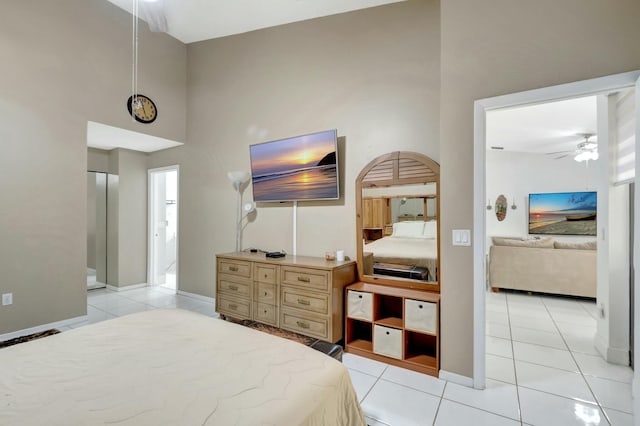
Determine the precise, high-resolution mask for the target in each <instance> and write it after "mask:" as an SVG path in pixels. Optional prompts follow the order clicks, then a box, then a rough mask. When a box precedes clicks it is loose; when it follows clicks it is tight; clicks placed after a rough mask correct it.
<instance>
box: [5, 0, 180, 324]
mask: <svg viewBox="0 0 640 426" xmlns="http://www.w3.org/2000/svg"><path fill="white" fill-rule="evenodd" d="M130 45H131V16H130V15H128V14H127V13H126V12H124V11H122V10H121V9H119V8H117V7H115V6H113V5H111V4H109V3H108V2H106V1H103V0H56V1H46V0H28V1H25V0H3V1H2V6H0V57H2V58H3V61H2V78H0V170H1V171H2V172H1V173H2V179H0V194H2V196H3V199H4V200H5V202H4V203H3V207H2V208H0V223H1V224H2V225H1V226H0V270H1V271H2V274H3V276H2V280H0V292H1V293H5V292H12V293H13V299H14V303H13V305H11V306H4V307H0V334H2V333H7V332H11V331H16V330H21V329H25V328H28V327H32V326H36V325H40V324H46V323H50V322H54V321H59V320H64V319H67V318H72V317H77V316H81V315H84V314H85V313H86V272H85V268H86V244H87V241H86V208H87V207H86V202H87V197H86V172H87V147H86V135H87V121H88V120H92V121H97V122H101V123H105V124H109V125H112V126H117V127H121V128H125V129H130V130H136V131H140V132H144V133H149V134H152V135H155V136H161V137H165V138H168V139H172V140H184V139H185V134H186V121H185V115H186V108H185V96H186V90H185V87H186V47H185V46H184V45H183V44H182V43H180V42H178V41H176V40H174V39H172V38H171V37H169V36H167V35H165V34H151V33H149V32H148V31H146V30H145V31H143V32H142V33H141V47H140V74H139V82H140V83H139V85H140V91H141V92H143V93H145V94H147V95H149V96H151V97H152V98H153V99H154V100H155V101H156V103H157V105H158V109H159V115H158V120H156V122H154V123H153V124H152V125H150V126H142V125H139V124H136V123H133V122H132V121H131V119H130V118H129V117H128V115H127V110H126V100H127V98H128V96H130V90H131V89H130V86H131V59H130V57H131V49H130Z"/></svg>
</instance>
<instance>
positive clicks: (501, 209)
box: [496, 194, 507, 222]
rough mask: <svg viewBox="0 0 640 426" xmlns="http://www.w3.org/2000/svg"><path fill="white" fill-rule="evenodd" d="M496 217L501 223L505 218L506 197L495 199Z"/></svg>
mask: <svg viewBox="0 0 640 426" xmlns="http://www.w3.org/2000/svg"><path fill="white" fill-rule="evenodd" d="M496 217H497V218H498V222H502V221H503V220H504V218H505V217H507V197H505V196H504V195H502V194H500V195H498V198H496Z"/></svg>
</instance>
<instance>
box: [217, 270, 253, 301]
mask: <svg viewBox="0 0 640 426" xmlns="http://www.w3.org/2000/svg"><path fill="white" fill-rule="evenodd" d="M251 288H252V285H251V281H245V280H242V279H238V278H236V277H228V276H224V275H220V276H219V277H218V291H219V292H221V293H226V294H230V295H234V296H240V297H248V298H251Z"/></svg>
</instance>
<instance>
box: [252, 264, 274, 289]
mask: <svg viewBox="0 0 640 426" xmlns="http://www.w3.org/2000/svg"><path fill="white" fill-rule="evenodd" d="M253 276H254V280H256V281H258V282H261V283H266V284H275V283H276V282H277V279H278V266H276V265H265V264H262V263H256V264H255V266H254V270H253Z"/></svg>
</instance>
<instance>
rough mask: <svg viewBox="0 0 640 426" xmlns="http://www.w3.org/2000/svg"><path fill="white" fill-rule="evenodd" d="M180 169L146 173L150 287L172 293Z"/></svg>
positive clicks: (175, 283) (175, 281)
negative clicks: (147, 179)
mask: <svg viewBox="0 0 640 426" xmlns="http://www.w3.org/2000/svg"><path fill="white" fill-rule="evenodd" d="M179 171H180V169H179V166H177V165H176V166H169V167H161V168H157V169H150V170H149V208H148V215H149V218H148V223H149V248H148V273H147V276H148V278H147V280H148V283H149V285H152V286H160V287H164V288H167V289H170V290H173V291H176V292H177V290H178V289H179V285H178V198H179V197H178V182H179Z"/></svg>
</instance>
